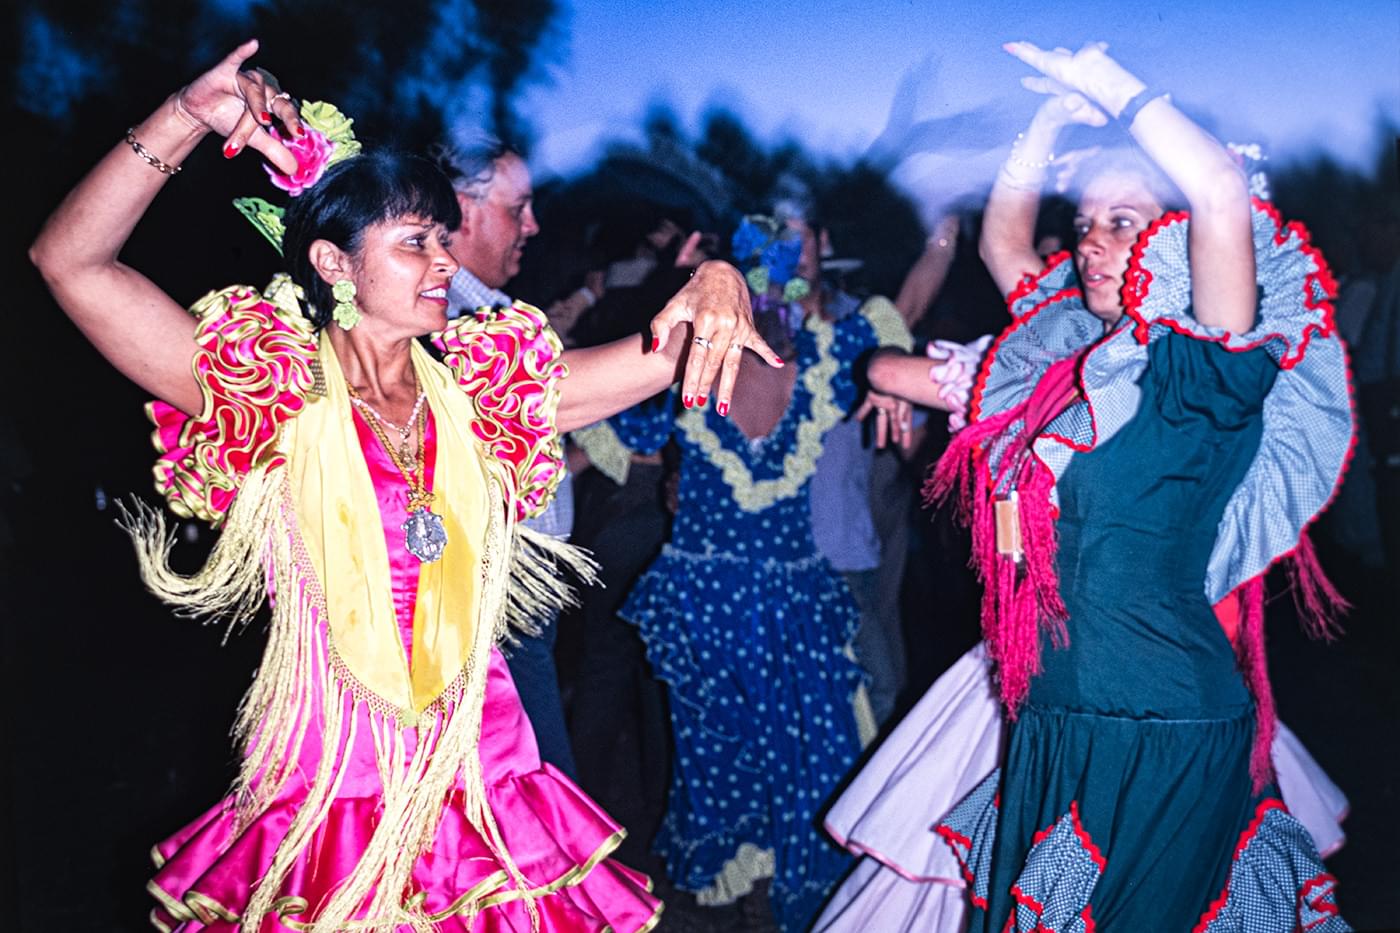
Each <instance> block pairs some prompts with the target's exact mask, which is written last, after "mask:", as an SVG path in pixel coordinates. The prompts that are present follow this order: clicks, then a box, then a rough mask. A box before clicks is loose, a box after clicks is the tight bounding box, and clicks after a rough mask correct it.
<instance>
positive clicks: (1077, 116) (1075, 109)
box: [1002, 42, 1145, 126]
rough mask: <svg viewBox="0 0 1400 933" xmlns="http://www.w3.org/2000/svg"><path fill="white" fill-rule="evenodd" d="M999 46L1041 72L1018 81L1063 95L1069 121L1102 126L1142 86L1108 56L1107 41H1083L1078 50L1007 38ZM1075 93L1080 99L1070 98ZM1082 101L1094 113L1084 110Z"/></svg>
mask: <svg viewBox="0 0 1400 933" xmlns="http://www.w3.org/2000/svg"><path fill="white" fill-rule="evenodd" d="M1002 48H1003V49H1005V50H1006V51H1007V52H1008V53H1009V54H1011V55H1014V56H1015V57H1016V58H1019V59H1020V60H1021V61H1023V62H1025V63H1026V64H1027V65H1030V66H1031V67H1032V68H1034V69H1035V70H1036V71H1039V72H1040V74H1041V77H1031V78H1023V79H1022V81H1021V83H1022V84H1023V85H1025V86H1026V87H1027V88H1029V89H1031V90H1033V91H1037V92H1038V93H1041V94H1052V95H1055V96H1056V97H1060V98H1063V99H1064V100H1063V108H1064V110H1065V116H1066V117H1068V118H1070V122H1075V123H1088V124H1089V125H1090V126H1103V125H1104V124H1105V123H1107V122H1108V120H1107V118H1108V117H1109V116H1114V117H1116V116H1118V113H1119V111H1121V110H1122V109H1123V107H1124V105H1125V104H1127V103H1128V101H1129V100H1131V99H1132V97H1133V95H1134V94H1136V93H1137V92H1138V91H1141V90H1142V89H1143V87H1144V86H1145V85H1144V84H1143V83H1142V81H1140V80H1139V79H1138V78H1137V77H1136V76H1134V75H1133V74H1132V72H1130V71H1128V70H1127V69H1126V68H1124V67H1123V66H1122V65H1120V64H1118V62H1116V61H1114V59H1112V58H1111V57H1109V54H1108V43H1106V42H1088V43H1085V44H1084V45H1083V46H1081V47H1080V49H1079V51H1077V52H1071V51H1070V50H1069V49H1065V48H1055V49H1042V48H1040V47H1039V46H1037V45H1035V44H1033V43H1030V42H1008V43H1006V44H1005V45H1003V46H1002ZM1076 93H1077V94H1078V95H1079V97H1080V100H1079V101H1074V100H1072V99H1071V98H1072V95H1074V94H1076ZM1084 105H1087V106H1088V107H1089V108H1090V109H1091V110H1092V111H1094V114H1096V115H1094V114H1091V113H1090V112H1089V111H1088V110H1085V109H1084Z"/></svg>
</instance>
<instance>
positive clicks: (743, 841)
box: [611, 218, 910, 931]
mask: <svg viewBox="0 0 1400 933" xmlns="http://www.w3.org/2000/svg"><path fill="white" fill-rule="evenodd" d="M755 231H757V232H755ZM746 236H747V237H748V239H747V241H746V239H745V237H746ZM815 242H816V240H815V238H814V237H813V236H811V235H807V236H801V235H799V234H797V233H795V232H792V231H791V229H790V228H786V227H783V226H780V225H778V224H776V223H772V222H771V221H767V220H766V219H764V218H751V219H750V220H749V221H746V223H745V226H744V227H741V229H740V232H739V233H737V234H736V235H735V247H736V248H735V254H736V256H738V257H739V258H740V259H741V260H744V259H747V260H748V264H749V265H751V266H752V268H751V269H750V274H749V277H748V278H749V283H750V286H751V287H752V288H754V291H755V294H756V295H757V296H758V297H756V298H755V300H754V302H755V308H756V311H757V312H761V313H757V314H756V315H755V317H756V318H764V319H766V320H767V321H768V323H769V326H768V327H767V328H766V329H765V330H764V336H765V338H767V339H769V340H770V342H771V341H772V340H773V339H774V338H777V339H778V340H779V341H780V343H786V344H787V346H788V348H789V349H788V351H786V352H785V351H784V350H782V349H780V348H779V345H774V346H775V349H777V350H778V352H779V353H780V354H782V355H783V356H785V357H786V358H788V359H794V358H795V363H796V365H795V366H792V365H789V366H788V367H785V369H782V370H773V371H772V375H771V377H768V378H765V376H767V374H764V373H762V372H760V367H759V366H756V365H752V364H753V363H757V362H759V361H758V360H757V359H754V360H749V359H745V360H744V361H743V363H741V369H742V371H743V372H742V375H741V377H740V378H739V380H738V384H737V388H736V391H737V392H738V393H740V394H742V395H744V398H743V399H742V403H743V404H742V406H740V405H739V401H740V399H739V398H738V395H736V406H735V415H736V418H735V419H731V418H729V417H727V415H728V411H727V410H726V409H725V406H716V407H714V408H711V407H707V406H706V405H705V404H704V401H705V400H704V399H703V398H701V399H688V398H682V399H680V400H679V401H680V405H677V399H676V398H675V394H674V392H673V393H672V394H671V395H668V396H667V397H666V398H665V399H664V400H662V401H660V402H652V403H649V404H647V405H645V406H640V407H638V408H635V409H632V410H630V411H628V412H624V413H623V414H622V415H619V416H617V417H616V418H615V419H613V421H612V422H611V425H612V428H613V430H614V431H615V432H616V434H617V435H618V437H619V439H620V440H621V441H622V443H623V444H625V445H626V446H628V447H629V448H631V449H632V450H634V451H637V452H653V451H656V450H659V449H660V448H661V447H662V446H663V445H664V444H665V443H666V441H667V440H668V439H669V438H671V437H672V436H674V437H675V439H676V441H677V443H678V444H679V447H680V451H681V466H680V486H679V492H678V511H677V513H676V519H675V526H674V529H673V532H672V538H671V543H670V544H669V545H667V546H666V547H665V549H664V550H663V551H662V553H661V555H660V556H659V557H658V558H657V559H656V561H655V562H654V563H653V564H652V565H651V567H650V568H649V569H648V571H647V572H646V573H645V574H644V575H643V576H642V577H641V578H640V579H639V580H638V582H637V583H636V585H635V586H634V587H633V590H632V592H631V594H630V596H629V598H628V600H627V603H626V604H625V606H624V607H623V610H622V615H623V616H624V617H625V618H626V619H628V620H629V621H631V622H633V623H634V624H636V625H637V627H638V628H639V629H640V632H641V635H642V638H643V640H644V641H645V642H646V645H647V654H648V657H649V659H650V661H651V664H652V667H653V669H654V670H655V672H656V674H657V676H658V677H660V678H662V679H663V680H664V681H665V682H666V684H667V687H668V691H669V695H670V706H671V718H672V724H673V730H674V736H675V764H674V768H673V774H672V785H671V796H670V806H669V810H668V812H667V814H666V818H665V820H664V822H663V824H662V827H661V830H660V832H659V834H658V837H657V842H656V845H657V849H658V851H659V852H661V854H662V855H664V857H665V858H666V862H667V869H668V873H669V874H670V876H671V878H672V880H673V881H674V882H675V883H676V885H677V886H678V887H680V888H681V889H683V890H687V891H693V892H696V895H697V899H698V901H699V902H700V903H701V904H705V905H719V904H726V903H730V902H732V901H733V900H735V899H737V898H738V897H741V896H743V895H745V894H747V893H749V892H750V891H752V890H753V889H754V887H755V884H756V883H760V882H761V881H762V880H763V879H768V878H771V879H772V881H771V900H772V904H773V911H774V915H775V917H776V919H777V921H778V924H779V926H780V927H781V928H782V929H784V930H793V931H795V930H803V929H806V928H807V926H808V925H809V924H810V922H811V919H812V917H813V916H814V914H815V912H816V910H817V909H818V907H820V905H821V903H822V901H823V899H824V898H825V897H826V896H827V894H828V892H829V891H830V889H831V888H832V886H833V885H834V883H835V882H836V881H837V880H838V879H839V878H840V876H841V875H842V873H843V872H844V871H845V869H846V868H847V866H848V865H849V858H848V856H847V855H846V854H845V853H843V852H842V851H841V850H839V849H838V848H836V847H835V846H834V845H832V843H831V842H829V841H828V840H827V839H826V838H825V837H824V836H823V835H822V834H821V831H820V830H819V828H818V821H817V814H818V810H819V809H820V808H821V806H822V805H823V803H824V802H825V801H826V800H827V798H828V797H829V796H830V795H831V793H832V792H833V791H834V790H835V789H836V786H837V782H838V781H839V780H840V779H841V778H842V776H843V775H844V774H845V773H846V771H847V770H848V769H849V768H850V767H851V765H852V764H854V762H855V760H856V757H857V756H858V755H859V753H860V747H861V742H860V739H859V737H858V729H857V722H856V715H855V713H854V701H855V698H856V694H857V688H858V687H859V686H860V684H861V679H862V673H861V671H860V669H859V667H858V666H857V665H856V663H855V661H854V660H853V659H852V655H851V652H850V651H849V645H850V642H851V639H852V638H853V637H854V635H855V630H856V625H857V622H858V618H859V615H858V612H857V609H856V605H855V603H854V601H853V599H852V597H851V594H850V592H849V591H848V590H847V589H846V585H845V583H844V582H843V581H842V579H841V577H840V576H839V575H838V574H837V573H836V572H835V571H834V570H832V569H831V567H830V566H829V565H828V564H827V562H826V560H825V559H824V558H823V557H822V556H821V555H820V554H819V553H818V551H817V546H816V544H815V542H814V541H813V537H812V527H811V517H810V514H811V513H810V505H809V502H808V489H809V486H810V482H811V477H812V473H813V469H814V467H815V464H816V461H817V458H818V457H819V456H820V454H821V451H822V437H823V435H824V434H825V433H826V432H827V431H828V430H829V429H830V428H831V427H832V426H833V425H835V424H836V423H837V422H838V421H840V420H841V419H842V418H843V417H845V416H846V415H847V413H848V412H850V411H851V409H852V408H853V406H854V405H855V403H856V401H857V396H858V394H859V393H858V390H857V384H856V381H855V378H854V371H855V369H856V366H857V364H858V362H860V361H862V358H863V357H864V356H866V355H868V353H869V351H871V350H873V349H874V348H875V347H877V346H880V345H892V346H899V347H903V348H905V349H908V347H909V343H910V338H909V333H908V331H907V329H906V328H905V326H904V323H903V320H902V319H901V318H900V316H899V314H898V312H897V311H896V310H895V308H894V306H893V305H892V304H891V303H890V302H889V301H887V300H885V299H883V298H873V299H870V300H869V301H866V302H865V303H864V304H863V305H862V306H861V307H860V309H859V311H858V312H857V313H852V314H850V315H848V316H847V317H845V318H843V319H841V320H837V321H828V320H825V319H824V318H823V316H822V314H821V313H820V307H819V305H818V303H817V301H816V298H817V296H816V295H813V294H809V293H808V292H809V290H807V289H806V288H805V279H804V278H802V277H799V276H797V275H795V274H794V273H796V272H805V271H807V269H808V267H810V268H811V269H812V270H813V271H815V268H816V263H817V255H818V253H817V250H816V248H815ZM804 243H805V244H806V248H803V247H804ZM799 255H800V256H801V262H799ZM804 311H805V312H806V313H805V314H804ZM804 317H805V321H804ZM790 320H791V321H793V322H794V324H793V326H788V324H787V322H788V321H790ZM798 322H801V323H798ZM762 326H763V325H760V327H762ZM794 330H795V331H796V332H795V333H793V331H794ZM745 356H746V357H747V356H748V354H745ZM784 402H786V404H784ZM765 403H766V404H767V408H768V413H767V416H766V418H765V414H764V406H765ZM741 411H742V413H743V416H744V418H745V420H742V421H741V420H739V416H740V413H741ZM677 412H679V414H677ZM765 420H766V421H767V422H768V423H766V424H765V423H764V422H765Z"/></svg>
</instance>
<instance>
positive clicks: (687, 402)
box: [681, 395, 695, 408]
mask: <svg viewBox="0 0 1400 933" xmlns="http://www.w3.org/2000/svg"><path fill="white" fill-rule="evenodd" d="M681 404H682V405H684V406H685V407H686V408H689V407H690V406H692V405H694V404H695V399H694V398H692V397H691V396H689V395H682V396H681Z"/></svg>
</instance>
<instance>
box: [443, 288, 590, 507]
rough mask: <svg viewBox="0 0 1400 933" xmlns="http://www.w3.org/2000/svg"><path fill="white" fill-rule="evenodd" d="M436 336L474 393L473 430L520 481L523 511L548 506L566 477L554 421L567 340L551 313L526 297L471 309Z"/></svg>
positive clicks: (446, 358) (457, 373)
mask: <svg viewBox="0 0 1400 933" xmlns="http://www.w3.org/2000/svg"><path fill="white" fill-rule="evenodd" d="M433 343H434V344H435V345H436V346H437V347H438V348H439V349H441V350H442V351H443V353H444V357H443V362H445V363H446V364H447V365H448V367H449V368H450V369H451V370H452V373H453V375H454V376H456V377H457V381H458V383H459V384H460V385H461V386H462V388H463V389H465V390H466V392H467V394H468V395H469V396H471V398H472V402H473V404H474V405H475V407H476V413H477V419H476V420H475V421H474V422H473V423H472V430H473V432H474V433H475V434H476V436H477V437H478V438H479V439H480V440H481V441H482V442H483V443H484V444H485V445H486V447H487V449H488V450H489V451H490V452H491V453H492V455H493V456H495V457H496V458H497V459H499V460H500V461H501V462H502V463H504V464H505V465H506V466H507V467H508V468H509V470H510V473H511V476H512V478H513V479H514V481H515V499H516V513H517V514H516V517H517V518H526V517H528V516H531V515H537V514H539V513H540V512H541V511H543V510H544V507H545V505H546V504H547V503H548V502H549V499H550V497H551V496H552V495H553V494H554V489H555V487H557V486H558V485H559V482H560V481H561V480H562V479H563V477H564V450H563V445H562V444H561V443H560V439H559V431H558V429H557V428H556V426H555V413H556V412H557V410H558V407H559V380H561V379H562V378H564V376H565V375H567V374H568V368H567V367H566V366H565V365H564V363H563V362H562V360H561V359H560V357H561V356H562V355H563V352H564V349H563V345H562V344H560V342H559V338H558V337H557V336H555V334H554V331H553V330H552V329H550V327H549V324H548V322H547V320H546V318H545V315H544V312H542V311H540V310H539V309H538V308H534V307H531V306H530V305H527V304H524V303H523V302H516V303H515V304H514V305H512V306H511V307H509V308H496V309H487V308H483V309H481V310H479V311H476V312H475V313H470V314H465V315H463V316H462V317H461V318H459V319H458V320H457V321H456V322H455V323H454V324H453V325H452V326H451V327H449V328H448V329H447V330H446V331H444V332H443V333H441V334H439V335H438V336H437V337H435V338H434V340H433Z"/></svg>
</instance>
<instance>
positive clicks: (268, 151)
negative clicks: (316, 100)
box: [175, 39, 305, 173]
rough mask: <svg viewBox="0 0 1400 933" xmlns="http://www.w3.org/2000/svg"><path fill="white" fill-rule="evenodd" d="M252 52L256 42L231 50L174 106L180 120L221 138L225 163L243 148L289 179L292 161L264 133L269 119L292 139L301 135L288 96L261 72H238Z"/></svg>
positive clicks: (186, 89)
mask: <svg viewBox="0 0 1400 933" xmlns="http://www.w3.org/2000/svg"><path fill="white" fill-rule="evenodd" d="M257 50H258V40H257V39H249V40H248V41H247V42H245V43H243V44H242V45H240V46H239V47H238V48H236V49H234V50H233V51H232V52H230V53H229V54H228V55H227V56H226V57H225V58H224V60H223V61H221V62H219V63H218V64H217V65H215V66H214V67H213V68H211V69H210V70H209V71H206V72H205V73H204V74H202V75H200V76H199V77H198V78H196V79H195V80H194V81H192V82H190V83H189V84H188V85H186V86H185V87H183V88H181V89H180V91H179V93H178V94H176V95H175V105H176V108H177V109H178V111H179V112H180V114H181V116H182V117H185V118H187V119H189V120H192V121H193V122H194V123H196V124H198V125H199V126H200V127H201V128H207V129H210V130H213V131H214V132H215V133H218V134H219V135H220V136H223V137H225V139H226V142H225V143H224V156H225V157H226V158H230V159H231V158H233V157H234V156H236V155H238V153H240V152H242V151H243V150H244V149H245V148H251V149H256V150H257V151H258V152H260V153H262V155H263V157H264V158H266V159H267V160H268V161H269V162H271V163H272V164H273V166H275V167H276V168H277V170H278V171H280V172H284V173H292V172H295V171H296V170H297V160H296V157H295V156H294V155H292V153H291V152H289V151H288V150H287V147H286V146H283V145H282V143H280V142H278V140H277V139H275V138H274V137H273V136H272V135H271V134H270V133H269V132H268V130H269V129H271V127H272V122H273V120H274V119H276V120H280V121H281V123H282V125H283V126H284V127H286V128H287V130H288V131H289V132H290V133H292V134H295V135H298V136H299V135H301V134H302V133H303V132H305V130H304V129H303V128H302V125H301V117H300V116H299V115H298V113H297V107H296V104H295V103H294V102H293V101H292V98H291V95H289V94H286V93H284V92H283V91H282V88H281V86H280V85H279V84H278V83H277V79H276V78H274V77H273V76H272V75H271V74H270V73H269V72H267V71H264V70H263V69H261V68H252V69H246V70H245V69H243V64H244V63H245V62H246V61H247V60H248V59H249V58H251V57H252V56H253V55H254V53H256V52H257Z"/></svg>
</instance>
